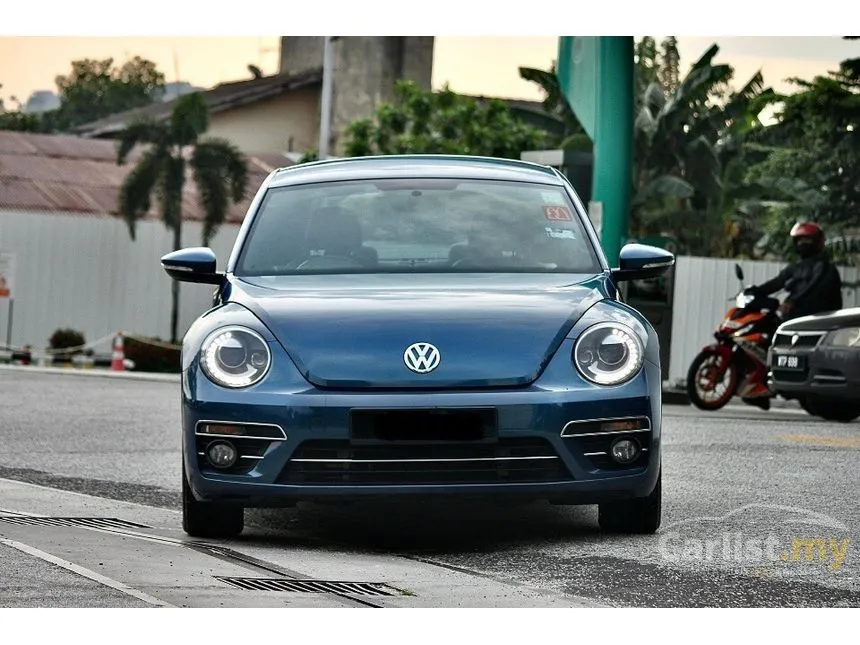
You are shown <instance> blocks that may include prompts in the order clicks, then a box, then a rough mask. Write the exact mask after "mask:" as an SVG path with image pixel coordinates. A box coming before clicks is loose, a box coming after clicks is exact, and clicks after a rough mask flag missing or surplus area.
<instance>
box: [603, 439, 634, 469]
mask: <svg viewBox="0 0 860 645" xmlns="http://www.w3.org/2000/svg"><path fill="white" fill-rule="evenodd" d="M640 452H641V450H640V449H639V444H638V443H637V441H636V440H635V439H618V440H616V441H615V443H613V444H612V448H611V449H610V453H611V454H612V458H613V459H614V460H615V461H617V462H618V463H619V464H630V463H633V462H634V461H636V459H637V458H638V457H639V453H640Z"/></svg>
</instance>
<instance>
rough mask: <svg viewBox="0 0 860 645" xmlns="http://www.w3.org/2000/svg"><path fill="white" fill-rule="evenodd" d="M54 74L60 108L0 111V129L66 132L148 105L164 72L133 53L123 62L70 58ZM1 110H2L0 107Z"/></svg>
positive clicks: (159, 88)
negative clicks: (65, 69)
mask: <svg viewBox="0 0 860 645" xmlns="http://www.w3.org/2000/svg"><path fill="white" fill-rule="evenodd" d="M71 67H72V69H71V71H70V72H69V73H68V74H64V75H60V76H57V78H56V85H57V90H58V91H59V95H60V107H59V108H57V109H56V110H50V111H48V112H43V113H41V114H25V113H24V112H22V111H21V106H20V104H19V105H18V109H17V110H15V111H10V112H6V113H2V114H0V130H19V131H26V132H66V131H68V130H70V129H72V128H74V127H76V126H78V125H82V124H84V123H89V122H91V121H96V120H98V119H101V118H103V117H106V116H110V115H111V114H117V113H118V112H124V111H125V110H131V109H133V108H137V107H142V106H144V105H149V104H150V103H152V102H153V101H154V100H156V99H158V97H159V96H160V95H161V93H162V92H163V91H164V74H162V73H161V72H159V71H158V70H157V69H156V66H155V63H153V62H152V61H149V60H146V59H144V58H141V57H140V56H135V57H134V58H132V59H130V60H128V61H126V62H125V63H123V64H122V65H115V64H114V60H113V59H112V58H106V59H104V60H93V59H89V58H85V59H83V60H76V61H72V63H71ZM0 112H2V110H0Z"/></svg>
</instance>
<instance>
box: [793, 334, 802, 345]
mask: <svg viewBox="0 0 860 645" xmlns="http://www.w3.org/2000/svg"><path fill="white" fill-rule="evenodd" d="M799 340H800V334H795V335H794V336H792V337H791V344H792V345H797V341H799Z"/></svg>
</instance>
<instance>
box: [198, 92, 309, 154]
mask: <svg viewBox="0 0 860 645" xmlns="http://www.w3.org/2000/svg"><path fill="white" fill-rule="evenodd" d="M319 99H320V93H319V88H317V87H308V88H305V89H301V90H296V91H295V92H289V93H288V94H283V95H281V96H278V97H275V98H272V99H269V100H266V101H258V102H255V103H250V104H248V105H243V106H240V107H236V108H233V109H231V110H228V111H226V112H219V113H216V114H213V115H212V121H211V125H210V127H209V131H208V132H207V135H208V136H213V137H224V138H226V139H229V140H230V141H232V142H233V143H235V144H236V145H237V146H239V148H240V149H241V150H242V151H243V152H246V153H248V154H255V153H256V154H262V153H271V154H282V153H284V152H294V151H298V152H304V151H305V150H308V149H311V148H316V147H317V145H318V142H319V109H320V108H319Z"/></svg>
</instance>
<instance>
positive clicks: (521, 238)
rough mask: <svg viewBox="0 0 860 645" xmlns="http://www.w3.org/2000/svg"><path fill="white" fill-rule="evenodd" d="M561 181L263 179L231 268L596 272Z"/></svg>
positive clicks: (245, 272)
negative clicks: (295, 182)
mask: <svg viewBox="0 0 860 645" xmlns="http://www.w3.org/2000/svg"><path fill="white" fill-rule="evenodd" d="M599 271H600V264H599V262H598V259H597V256H596V255H595V252H594V249H593V248H592V246H591V242H590V240H589V238H588V237H586V235H585V231H584V229H583V226H582V223H581V222H580V220H579V218H578V216H577V215H576V213H575V211H574V207H573V204H572V203H571V202H570V200H569V198H568V196H567V194H566V193H565V191H564V189H563V188H562V187H560V186H546V185H542V184H530V183H524V182H502V181H488V180H461V179H456V180H449V179H394V180H363V181H343V182H332V183H325V184H310V185H304V186H286V187H276V188H271V189H269V190H268V192H267V193H266V195H265V197H264V199H263V201H262V203H261V205H260V209H259V211H258V212H257V213H256V216H255V218H254V220H253V223H252V225H251V228H250V231H249V234H248V237H247V238H246V240H245V242H244V244H243V247H242V249H241V252H240V254H239V258H238V262H237V265H236V268H235V274H236V275H238V276H264V275H291V274H309V273H426V272H458V273H460V272H465V273H474V272H493V273H501V272H552V273H597V272H599Z"/></svg>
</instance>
